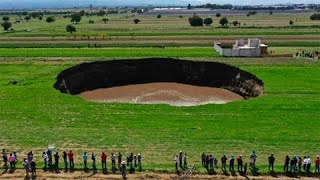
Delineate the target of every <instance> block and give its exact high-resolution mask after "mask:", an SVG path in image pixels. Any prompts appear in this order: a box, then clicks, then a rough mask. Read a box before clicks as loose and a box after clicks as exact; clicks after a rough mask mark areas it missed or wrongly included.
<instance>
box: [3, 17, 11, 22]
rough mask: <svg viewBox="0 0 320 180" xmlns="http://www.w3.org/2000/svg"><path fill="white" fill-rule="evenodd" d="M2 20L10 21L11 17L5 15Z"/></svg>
mask: <svg viewBox="0 0 320 180" xmlns="http://www.w3.org/2000/svg"><path fill="white" fill-rule="evenodd" d="M2 20H3V21H9V20H10V18H9V17H8V16H3V18H2Z"/></svg>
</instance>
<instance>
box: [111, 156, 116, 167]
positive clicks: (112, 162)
mask: <svg viewBox="0 0 320 180" xmlns="http://www.w3.org/2000/svg"><path fill="white" fill-rule="evenodd" d="M111 166H112V169H114V168H116V155H115V154H113V153H112V154H111Z"/></svg>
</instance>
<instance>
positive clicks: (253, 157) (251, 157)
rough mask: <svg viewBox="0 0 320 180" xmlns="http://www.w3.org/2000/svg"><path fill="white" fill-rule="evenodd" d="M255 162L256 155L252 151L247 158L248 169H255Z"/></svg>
mask: <svg viewBox="0 0 320 180" xmlns="http://www.w3.org/2000/svg"><path fill="white" fill-rule="evenodd" d="M256 160H257V154H256V152H255V151H252V153H251V154H250V158H249V162H250V167H251V168H252V169H255V168H256Z"/></svg>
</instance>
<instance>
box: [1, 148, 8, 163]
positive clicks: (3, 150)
mask: <svg viewBox="0 0 320 180" xmlns="http://www.w3.org/2000/svg"><path fill="white" fill-rule="evenodd" d="M2 159H3V163H4V165H3V166H4V167H8V155H7V152H6V149H2Z"/></svg>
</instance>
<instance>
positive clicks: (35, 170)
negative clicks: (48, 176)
mask: <svg viewBox="0 0 320 180" xmlns="http://www.w3.org/2000/svg"><path fill="white" fill-rule="evenodd" d="M30 167H31V175H32V176H36V175H37V167H36V162H35V161H34V160H32V161H31V163H30Z"/></svg>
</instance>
